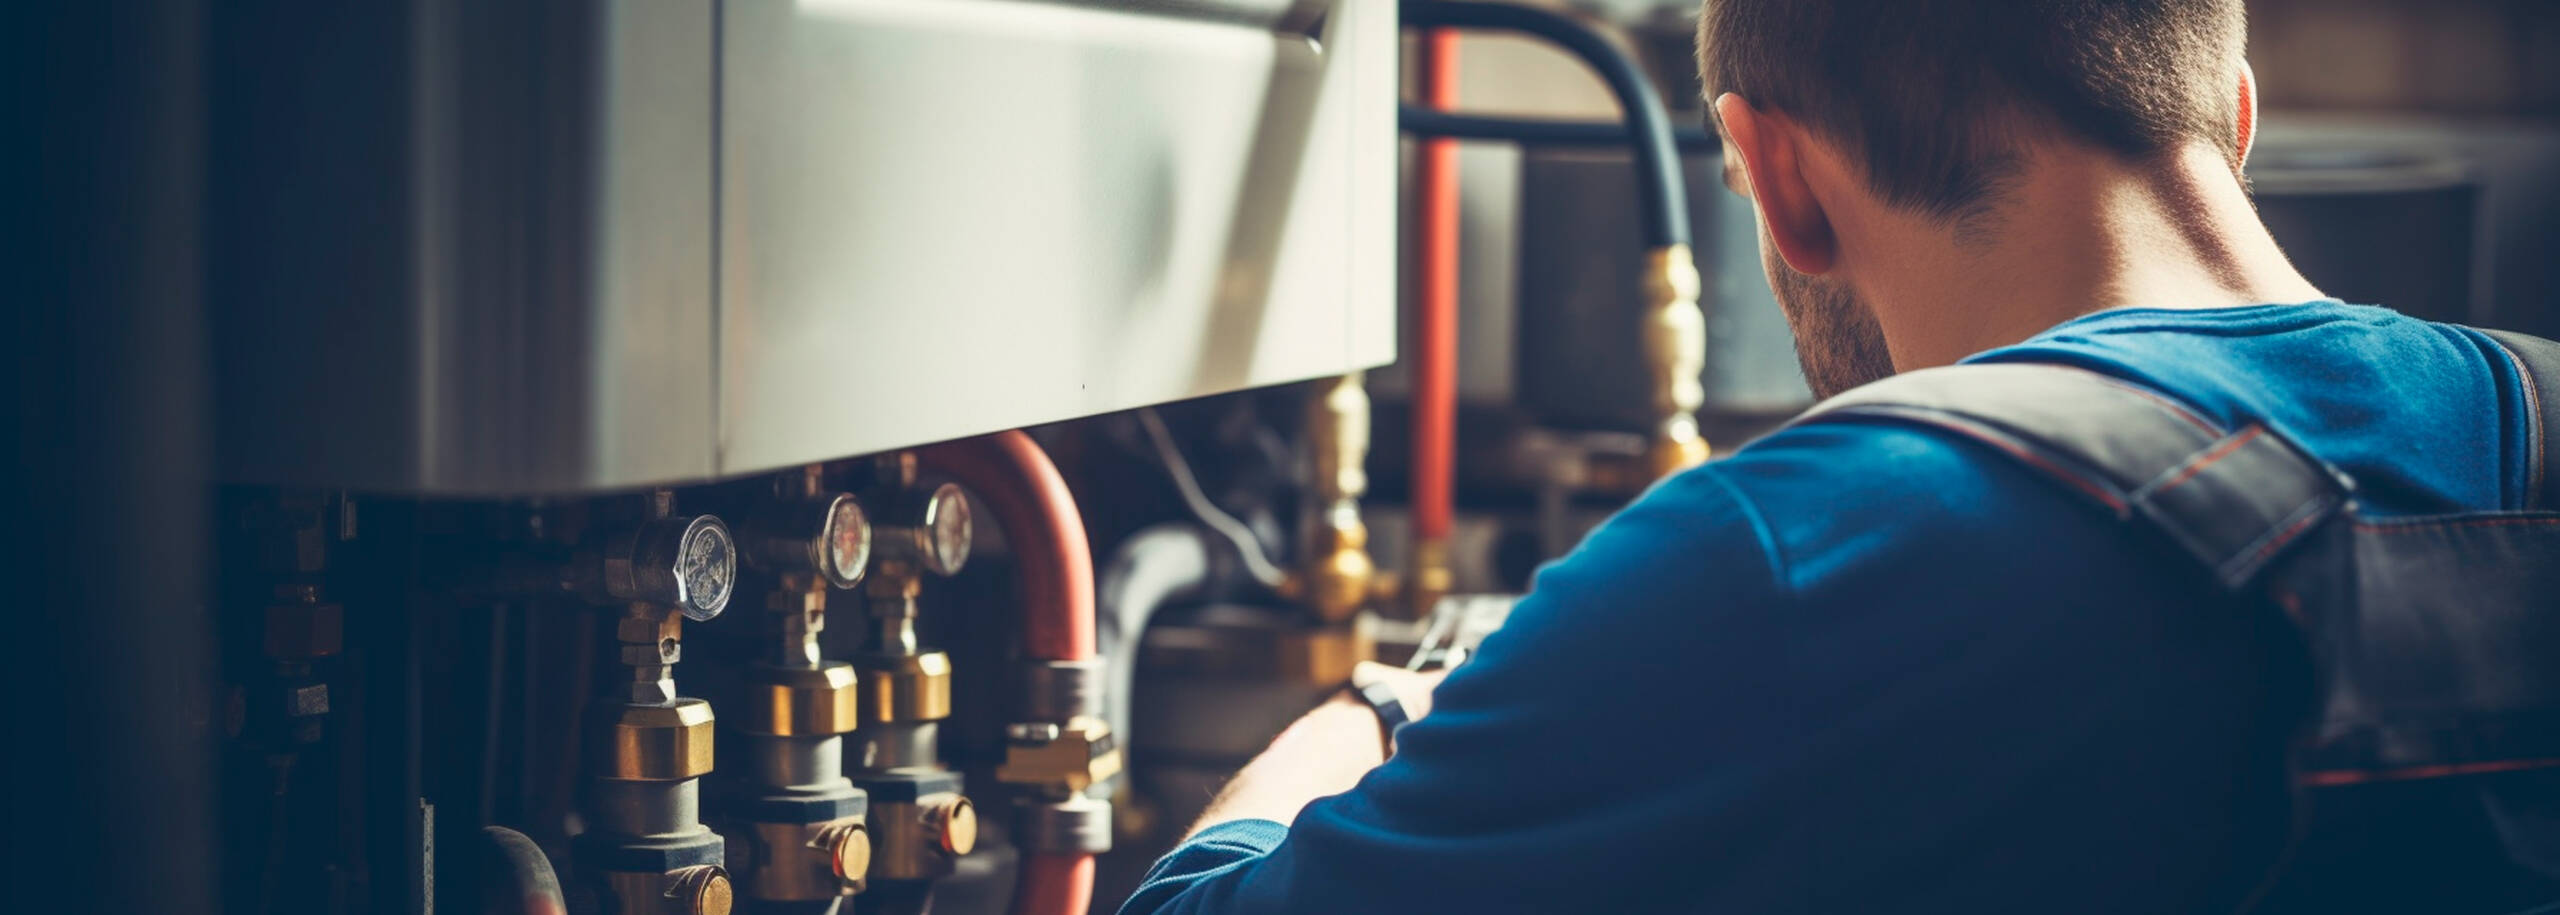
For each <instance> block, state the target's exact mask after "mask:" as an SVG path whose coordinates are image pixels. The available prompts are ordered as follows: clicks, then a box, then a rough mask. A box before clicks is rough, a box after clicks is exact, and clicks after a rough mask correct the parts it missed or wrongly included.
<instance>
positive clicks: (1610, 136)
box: [1396, 104, 1722, 152]
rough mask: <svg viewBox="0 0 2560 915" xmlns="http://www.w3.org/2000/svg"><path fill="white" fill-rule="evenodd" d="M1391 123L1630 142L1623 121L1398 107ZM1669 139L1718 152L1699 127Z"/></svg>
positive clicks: (1582, 142)
mask: <svg viewBox="0 0 2560 915" xmlns="http://www.w3.org/2000/svg"><path fill="white" fill-rule="evenodd" d="M1396 126H1397V127H1400V128H1403V130H1404V132H1406V133H1409V134H1413V135H1415V136H1421V137H1449V138H1451V139H1457V140H1496V141H1501V142H1507V143H1518V144H1521V145H1523V146H1627V145H1630V144H1632V143H1634V142H1635V140H1634V135H1633V134H1630V133H1628V132H1627V125H1625V124H1619V123H1611V122H1608V121H1557V120H1548V119H1545V118H1506V117H1488V116H1485V115H1480V114H1456V113H1452V112H1447V111H1439V110H1435V109H1431V108H1424V107H1422V106H1419V105H1410V104H1408V105H1399V106H1397V108H1396ZM1671 140H1672V142H1673V143H1676V144H1678V145H1679V147H1680V150H1681V151H1682V152H1721V151H1722V146H1721V145H1720V144H1719V143H1718V142H1717V140H1716V137H1715V135H1714V134H1710V133H1708V132H1707V129H1706V128H1704V127H1697V126H1691V125H1681V126H1677V127H1673V128H1672V129H1671Z"/></svg>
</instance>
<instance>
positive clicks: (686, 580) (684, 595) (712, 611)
mask: <svg viewBox="0 0 2560 915" xmlns="http://www.w3.org/2000/svg"><path fill="white" fill-rule="evenodd" d="M675 578H676V590H677V595H676V608H677V609H678V610H680V611H682V612H683V613H684V615H685V618H686V619H691V620H696V621H700V620H707V619H710V618H712V617H715V616H719V615H720V611H721V610H724V609H727V608H728V606H729V588H730V586H731V585H734V584H736V583H737V580H738V550H737V546H736V544H734V543H731V542H730V540H729V526H728V525H726V524H722V523H720V519H718V518H715V517H712V516H710V515H703V516H701V517H699V518H695V519H693V523H691V524H688V525H686V526H685V529H684V537H683V539H682V540H681V541H680V542H679V543H678V545H677V547H676V566H675Z"/></svg>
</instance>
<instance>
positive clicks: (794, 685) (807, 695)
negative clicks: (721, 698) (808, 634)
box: [732, 661, 948, 737]
mask: <svg viewBox="0 0 2560 915" xmlns="http://www.w3.org/2000/svg"><path fill="white" fill-rule="evenodd" d="M747 676H748V678H749V680H750V682H751V684H752V685H751V686H750V687H749V692H748V695H749V696H750V701H748V702H747V703H745V705H746V713H745V719H744V720H743V721H738V722H737V728H738V730H739V731H740V732H742V733H747V734H755V735H758V736H766V737H825V736H831V735H836V734H846V733H851V732H852V731H853V729H854V728H856V727H858V726H860V725H861V721H862V702H861V696H860V690H859V689H858V685H859V683H860V678H859V677H858V676H856V675H855V673H854V669H853V665H851V664H846V663H844V662H841V661H830V662H827V663H824V664H821V665H819V666H817V667H814V668H803V667H775V666H771V665H764V664H759V665H756V666H755V667H752V668H749V669H748V674H747ZM945 704H946V706H947V705H948V702H947V700H946V703H945ZM732 714H733V716H734V715H735V714H736V710H734V709H733V710H732Z"/></svg>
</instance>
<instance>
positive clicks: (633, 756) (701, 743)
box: [596, 699, 711, 782]
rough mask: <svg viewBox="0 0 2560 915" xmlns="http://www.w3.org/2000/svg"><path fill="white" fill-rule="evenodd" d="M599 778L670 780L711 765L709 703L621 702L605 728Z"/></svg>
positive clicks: (704, 771) (696, 773)
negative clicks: (638, 703) (647, 703)
mask: <svg viewBox="0 0 2560 915" xmlns="http://www.w3.org/2000/svg"><path fill="white" fill-rule="evenodd" d="M602 739H603V743H604V745H603V746H602V747H599V748H598V750H599V752H598V753H597V754H596V758H597V760H598V771H597V773H596V776H597V777H598V778H612V779H623V780H627V781H646V782H671V781H680V780H683V779H688V778H694V777H697V776H701V775H705V774H708V773H710V771H711V704H710V703H708V702H704V701H702V700H700V699H678V700H676V701H675V702H674V704H671V705H623V706H619V707H618V708H617V709H616V714H615V717H614V720H613V721H612V723H610V724H609V725H607V726H606V727H605V729H604V732H603V738H602Z"/></svg>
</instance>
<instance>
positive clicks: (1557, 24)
mask: <svg viewBox="0 0 2560 915" xmlns="http://www.w3.org/2000/svg"><path fill="white" fill-rule="evenodd" d="M1400 9H1401V10H1402V14H1403V17H1404V26H1405V27H1406V28H1452V29H1490V30H1494V31H1505V32H1520V33H1523V34H1527V35H1534V36H1536V37H1539V38H1544V39H1546V40H1548V41H1550V42H1554V43H1555V44H1556V45H1558V46H1560V47H1562V48H1564V49H1565V50H1566V51H1569V52H1571V53H1572V54H1573V55H1574V56H1575V57H1579V58H1581V59H1582V62H1583V63H1585V64H1588V65H1590V67H1591V69H1593V70H1595V71H1598V73H1599V74H1600V79H1601V80H1602V81H1604V82H1607V83H1608V84H1609V91H1610V92H1611V93H1612V94H1614V95H1616V96H1617V97H1618V109H1619V110H1620V111H1621V112H1623V113H1624V114H1623V116H1624V117H1625V119H1626V122H1627V131H1628V132H1629V133H1630V134H1632V136H1633V139H1634V147H1635V157H1636V186H1637V195H1636V199H1637V200H1639V201H1642V202H1643V203H1644V238H1645V244H1646V245H1647V246H1649V247H1654V248H1660V247H1665V246H1668V245H1685V244H1688V243H1689V198H1688V188H1687V187H1686V186H1685V184H1684V183H1683V182H1682V181H1681V180H1680V156H1679V148H1678V144H1677V143H1676V142H1675V141H1674V139H1673V137H1672V131H1671V114H1670V112H1668V111H1665V110H1664V109H1663V107H1662V96H1661V95H1659V94H1657V93H1655V92H1654V91H1653V83H1652V82H1651V81H1649V80H1647V79H1645V77H1644V74H1643V73H1642V72H1641V71H1639V70H1638V69H1637V68H1636V62H1635V61H1634V60H1633V59H1630V58H1629V57H1627V55H1626V54H1625V53H1624V52H1622V51H1620V50H1618V47H1617V46H1616V45H1613V44H1610V43H1609V42H1608V40H1607V39H1604V38H1602V37H1600V34H1599V33H1597V32H1594V31H1592V30H1591V29H1590V28H1589V27H1588V26H1585V25H1583V24H1582V23H1579V22H1575V21H1573V20H1572V19H1568V18H1566V17H1564V16H1560V15H1557V14H1555V13H1550V12H1547V11H1546V10H1541V9H1532V8H1530V7H1525V6H1512V5H1509V4H1505V3H1477V2H1451V0H1404V3H1403V5H1402V6H1401V7H1400Z"/></svg>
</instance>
